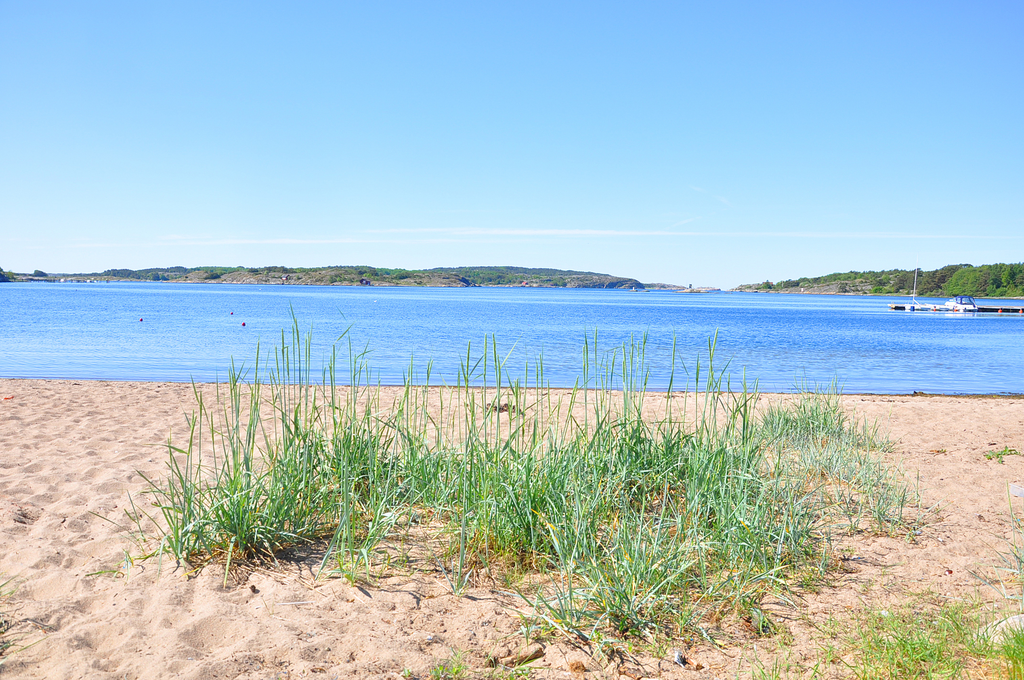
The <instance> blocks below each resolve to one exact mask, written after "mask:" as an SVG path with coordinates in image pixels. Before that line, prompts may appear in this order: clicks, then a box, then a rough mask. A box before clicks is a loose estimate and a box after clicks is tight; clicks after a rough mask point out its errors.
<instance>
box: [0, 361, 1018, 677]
mask: <svg viewBox="0 0 1024 680" xmlns="http://www.w3.org/2000/svg"><path fill="white" fill-rule="evenodd" d="M0 397H2V398H3V400H2V401H0V572H3V573H6V574H7V575H8V576H14V577H16V578H17V581H18V583H19V590H18V592H17V594H16V596H15V598H14V600H13V601H12V602H11V603H10V604H9V605H8V608H9V609H10V608H12V607H13V609H14V611H13V613H14V614H15V618H16V619H18V620H19V621H20V623H19V624H18V625H17V627H16V629H15V632H18V633H19V634H21V635H23V636H25V637H24V638H23V639H24V640H26V641H36V640H38V642H37V644H35V645H34V646H32V647H31V648H29V649H27V650H24V651H22V652H20V653H18V654H16V655H14V656H11V657H9V658H8V663H7V664H6V665H4V666H2V667H0V676H6V677H18V678H22V677H23V678H110V679H114V678H117V679H118V680H121V679H123V678H170V677H180V678H299V677H313V678H316V677H323V678H374V677H376V678H398V677H401V673H402V671H403V670H405V669H410V670H411V671H412V673H413V674H414V675H415V676H416V677H428V673H429V669H430V668H431V667H432V666H433V665H434V664H436V663H437V662H438V661H439V660H442V659H446V658H449V657H450V656H451V654H452V650H453V649H455V650H464V651H465V652H466V657H465V658H466V663H467V664H468V665H469V666H470V668H472V669H473V671H472V673H471V676H472V677H477V676H482V677H488V673H490V672H491V671H489V670H488V669H487V668H486V666H485V658H486V655H488V654H490V655H494V656H499V657H500V656H507V655H514V654H516V653H518V652H519V651H520V650H521V648H522V645H523V642H524V641H523V638H522V636H521V632H520V626H521V620H520V618H519V617H518V616H517V615H516V614H515V611H514V610H515V608H516V606H518V603H517V602H516V600H515V598H513V597H511V596H509V595H508V594H505V593H503V592H502V591H501V589H500V587H499V586H497V584H494V583H484V582H481V583H478V584H476V586H475V587H473V588H471V589H470V590H469V591H468V593H467V594H466V595H465V596H464V597H461V598H458V597H455V596H454V595H452V594H451V591H450V589H449V588H448V585H447V583H446V582H445V580H444V578H443V576H442V575H441V574H440V573H438V572H435V571H432V570H431V568H428V567H427V566H425V567H424V568H423V569H422V570H415V569H412V570H406V571H400V570H394V571H393V573H392V574H391V575H388V576H385V577H383V578H375V579H373V580H372V581H370V582H367V583H365V584H361V585H359V586H357V587H353V586H351V585H348V584H347V583H346V582H344V581H342V580H328V581H326V582H321V583H318V584H316V585H315V587H314V584H313V583H312V582H311V581H310V578H309V571H308V568H306V567H304V566H303V563H302V561H301V560H295V561H293V562H291V563H284V564H282V566H281V567H280V568H276V569H273V570H267V569H254V570H251V571H246V572H243V573H242V576H241V577H240V578H236V579H231V580H229V582H228V585H227V587H224V586H223V577H224V572H223V568H222V567H217V566H213V567H210V568H207V569H205V570H203V571H201V572H199V573H198V575H192V576H191V577H189V576H188V575H186V574H185V573H183V571H182V570H176V569H174V565H173V563H170V562H168V561H167V560H165V561H163V562H162V563H160V562H158V561H157V560H156V559H150V560H145V561H137V560H132V559H130V557H129V556H130V555H134V554H138V553H139V548H137V547H136V546H135V545H134V544H133V543H132V542H131V541H130V540H129V539H128V538H127V537H126V536H125V534H124V533H123V532H122V531H121V530H120V529H119V528H118V526H116V524H115V523H123V522H124V520H125V515H124V509H125V505H126V503H127V502H128V498H129V494H131V495H132V496H133V497H137V496H138V494H139V493H140V492H141V491H142V490H143V489H144V488H145V486H146V484H145V481H144V480H143V478H142V476H141V475H140V473H141V474H145V475H147V476H150V477H154V478H159V477H160V476H161V475H162V474H163V473H164V470H165V467H164V465H165V463H164V461H165V456H166V449H165V447H164V443H165V442H166V440H167V437H168V435H169V434H170V433H171V432H172V431H174V432H175V433H177V435H179V436H181V435H183V434H184V431H185V417H184V416H185V414H186V413H190V412H192V410H193V407H194V400H193V394H192V390H191V387H190V386H188V385H180V384H157V383H111V382H71V381H42V380H0ZM843 400H844V404H845V406H846V407H848V408H849V409H850V410H851V412H855V413H856V414H857V415H858V416H859V417H866V418H868V419H870V420H875V421H877V422H878V423H879V424H880V426H881V429H882V431H883V432H887V433H888V434H889V436H890V437H891V438H892V439H893V440H894V441H895V442H897V451H896V453H894V454H892V455H893V458H894V460H895V461H896V462H898V463H899V464H900V465H901V466H902V468H903V469H904V470H905V471H906V473H907V475H908V477H909V478H910V479H912V480H914V481H915V482H916V481H917V480H919V484H920V492H921V498H922V503H923V505H924V506H925V507H932V506H936V508H937V509H936V511H935V512H934V513H933V514H932V515H931V519H930V521H929V523H927V524H926V525H925V526H924V527H923V529H922V531H921V533H920V534H919V535H917V536H916V537H914V538H913V539H911V540H908V539H906V538H890V537H879V536H871V535H858V536H852V537H848V538H845V539H843V542H842V545H841V548H842V549H843V551H844V554H846V555H848V556H849V557H850V558H851V559H848V560H847V561H846V562H845V564H846V565H847V567H848V572H849V573H845V574H842V575H840V576H837V577H836V578H835V580H834V582H833V583H832V584H831V585H829V586H827V587H825V588H823V589H821V590H820V591H819V592H817V593H803V594H800V596H799V597H797V598H796V599H795V601H794V602H792V603H788V604H787V603H784V602H782V601H781V600H780V601H779V602H778V603H775V604H774V605H772V603H767V604H768V605H770V606H771V609H772V611H773V612H774V613H775V615H776V616H777V617H778V618H779V620H780V621H782V622H783V624H784V626H785V627H786V628H787V629H788V630H789V633H790V634H791V636H792V643H791V644H789V645H788V646H787V647H786V648H785V650H784V651H785V654H787V655H788V657H789V658H790V659H795V660H799V659H800V658H808V659H811V660H813V658H814V655H815V653H816V649H817V640H818V638H819V637H820V635H821V633H820V631H818V630H817V629H816V628H815V625H816V624H820V623H821V622H822V621H824V620H825V619H827V618H828V617H830V616H832V617H836V618H839V619H840V620H849V619H850V617H851V616H852V615H853V612H855V611H857V610H858V609H860V608H863V607H865V606H869V605H870V606H886V605H887V603H891V602H895V601H900V600H906V599H907V598H909V597H910V596H911V595H913V594H914V593H921V592H925V591H928V592H932V593H934V594H937V595H939V596H948V597H953V598H957V597H963V598H974V597H978V598H981V599H982V600H986V601H991V603H992V604H991V605H990V606H991V607H996V606H997V603H996V602H995V600H996V599H997V598H996V594H995V591H993V590H992V589H990V588H988V587H986V586H984V585H982V584H981V582H980V581H979V580H978V579H977V578H976V577H974V576H972V574H971V572H972V571H979V570H981V571H985V570H989V569H991V568H992V567H993V566H994V565H995V564H996V563H997V551H999V550H1004V549H1005V547H1006V545H1005V541H1006V539H1007V538H1009V536H1010V523H1009V516H1008V511H1007V508H1008V505H1007V484H1008V483H1010V482H1021V483H1024V457H1021V456H1010V457H1007V458H1006V459H1005V461H1004V463H1002V464H1000V463H999V462H997V461H995V460H987V459H986V458H985V456H984V454H985V452H987V451H989V450H992V449H1001V448H1003V447H1004V446H1010V447H1011V448H1015V449H1018V450H1022V451H1024V401H1022V400H1019V399H1013V398H959V397H930V396H861V395H849V396H845V397H843ZM1019 502H1024V501H1019ZM108 520H109V521H108ZM734 628H735V627H734ZM719 634H720V638H721V641H722V643H723V644H722V645H721V646H719V647H712V646H711V645H707V644H705V645H702V646H698V647H696V648H693V649H689V650H684V651H686V652H687V654H688V656H689V657H690V658H693V659H695V660H696V661H698V662H699V663H701V664H702V665H703V666H704V668H703V669H702V670H700V671H696V670H686V669H683V668H680V667H679V666H676V665H675V664H674V663H673V649H672V648H671V647H670V648H668V649H667V650H666V651H665V655H664V656H663V657H662V658H657V657H656V656H653V655H650V654H647V655H644V656H641V657H640V658H636V659H627V660H625V661H619V662H616V663H615V664H612V665H611V666H608V667H605V668H602V667H601V665H600V664H598V663H597V662H596V661H594V660H593V659H592V658H590V657H588V655H587V654H586V653H584V652H583V651H581V650H577V649H573V648H571V647H569V646H568V645H566V644H563V643H560V642H557V641H554V642H551V643H550V644H548V646H547V648H546V650H545V653H544V655H543V657H541V658H540V659H538V660H537V661H535V662H534V665H535V666H536V668H537V670H536V671H534V672H533V673H532V675H531V677H553V678H562V677H564V678H577V677H584V676H585V677H588V678H589V677H655V678H677V677H678V678H698V677H709V678H710V677H715V678H726V677H730V678H731V677H735V676H736V674H737V673H738V672H739V673H740V674H741V675H742V674H743V673H744V672H745V671H744V669H749V664H750V662H751V661H752V660H753V659H755V658H762V659H765V658H768V657H770V655H772V654H774V653H775V652H776V651H777V650H776V645H775V644H774V643H773V642H772V641H770V640H769V641H764V640H762V641H760V642H759V643H758V645H759V647H758V648H757V650H759V651H755V647H754V645H753V641H752V640H751V639H750V638H749V637H745V636H744V635H743V632H742V630H738V629H729V628H728V626H726V627H723V629H722V630H721V631H719ZM620 673H622V675H621V676H620V675H619V674H620ZM498 677H501V676H498Z"/></svg>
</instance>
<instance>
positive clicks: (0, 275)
mask: <svg viewBox="0 0 1024 680" xmlns="http://www.w3.org/2000/svg"><path fill="white" fill-rule="evenodd" d="M10 280H11V277H10V276H9V275H7V274H6V273H4V270H3V269H0V283H7V282H8V281H10Z"/></svg>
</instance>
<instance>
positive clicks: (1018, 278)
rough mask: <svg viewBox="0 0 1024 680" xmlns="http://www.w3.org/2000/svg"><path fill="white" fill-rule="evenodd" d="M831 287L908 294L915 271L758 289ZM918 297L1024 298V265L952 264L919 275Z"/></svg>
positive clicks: (816, 279)
mask: <svg viewBox="0 0 1024 680" xmlns="http://www.w3.org/2000/svg"><path fill="white" fill-rule="evenodd" d="M832 283H837V284H839V285H838V287H837V288H838V291H839V292H847V291H848V290H849V289H850V284H861V285H863V284H867V285H869V286H870V291H871V292H872V293H874V294H876V295H900V294H907V293H911V292H913V290H914V270H912V269H911V270H904V269H890V270H886V271H866V272H858V271H851V272H844V273H836V274H828V275H826V276H815V277H804V278H800V279H787V280H785V281H779V282H778V283H774V284H773V283H768V282H765V283H763V284H761V285H760V286H759V288H760V289H762V290H781V289H786V288H813V287H815V286H821V285H826V284H832ZM844 288H845V289H846V290H844ZM917 294H918V295H920V296H922V297H950V296H953V295H972V296H975V297H1024V263H1017V264H983V265H980V266H977V267H975V266H972V265H969V264H951V265H947V266H945V267H942V268H941V269H934V270H931V271H927V270H923V269H922V270H919V271H918V274H917Z"/></svg>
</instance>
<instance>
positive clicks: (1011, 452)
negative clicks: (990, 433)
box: [985, 446, 1020, 464]
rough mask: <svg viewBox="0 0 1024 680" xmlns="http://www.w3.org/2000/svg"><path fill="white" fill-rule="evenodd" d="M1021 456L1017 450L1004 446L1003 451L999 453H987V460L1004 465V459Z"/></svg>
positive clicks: (1000, 450)
mask: <svg viewBox="0 0 1024 680" xmlns="http://www.w3.org/2000/svg"><path fill="white" fill-rule="evenodd" d="M1019 455H1020V451H1018V450H1017V449H1011V448H1010V447H1009V446H1004V447H1003V448H1002V449H999V450H998V451H989V452H988V453H986V454H985V459H986V460H994V461H996V462H997V463H999V464H1003V463H1004V462H1005V461H1004V460H1003V459H1004V458H1006V457H1007V456H1019Z"/></svg>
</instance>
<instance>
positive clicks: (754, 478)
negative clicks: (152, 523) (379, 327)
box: [150, 326, 910, 640]
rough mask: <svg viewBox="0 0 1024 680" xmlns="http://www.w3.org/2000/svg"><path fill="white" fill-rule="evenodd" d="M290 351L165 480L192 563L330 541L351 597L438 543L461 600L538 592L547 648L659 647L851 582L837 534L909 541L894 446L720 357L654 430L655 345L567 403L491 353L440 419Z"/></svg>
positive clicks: (533, 599) (168, 538) (221, 410)
mask: <svg viewBox="0 0 1024 680" xmlns="http://www.w3.org/2000/svg"><path fill="white" fill-rule="evenodd" d="M284 340H285V338H282V343H281V346H280V347H278V348H277V349H276V350H275V352H274V355H273V360H272V361H271V362H264V363H263V364H261V363H260V359H259V357H257V362H256V368H257V369H260V370H263V373H256V372H254V374H253V376H252V378H251V379H248V380H244V379H242V378H243V372H242V371H235V370H234V369H233V370H232V372H231V379H230V380H229V382H228V384H227V385H226V387H225V388H224V390H225V391H224V392H222V393H218V395H217V398H216V403H215V404H214V405H212V406H211V405H209V404H207V402H206V401H204V396H203V394H202V393H201V391H200V390H199V389H197V390H196V396H197V400H198V410H197V412H196V414H195V415H193V416H192V417H191V418H190V420H189V435H188V439H187V442H185V443H184V444H183V445H174V444H173V443H170V444H169V474H168V476H167V477H166V478H165V479H163V480H152V481H151V488H150V493H151V494H152V496H153V501H154V504H155V506H156V507H157V508H158V514H159V515H160V516H161V517H160V521H159V522H158V524H159V525H160V526H161V530H162V532H163V533H162V539H161V544H162V549H163V550H166V551H168V552H170V553H171V554H172V555H173V556H174V557H176V558H178V559H179V560H184V561H186V562H188V563H191V564H196V565H199V564H203V563H206V562H208V561H210V560H213V559H224V560H225V561H226V562H227V565H228V567H230V563H231V561H232V560H238V559H246V560H272V559H274V558H275V555H277V554H279V552H280V551H281V550H282V549H285V548H288V547H290V546H295V545H298V544H302V543H309V542H314V541H320V542H322V544H323V545H325V546H326V549H325V552H324V556H323V561H322V572H323V573H335V574H340V575H344V576H347V577H349V578H353V579H354V578H356V577H357V573H358V569H359V568H360V567H362V568H365V569H366V570H367V573H368V570H369V567H370V565H371V563H372V562H373V561H374V559H375V555H378V556H379V555H380V554H381V552H380V551H381V550H383V548H382V545H383V544H384V543H385V542H387V541H389V540H392V539H397V538H401V539H402V540H406V539H408V538H409V537H410V535H411V534H412V532H414V531H416V527H418V526H420V525H422V524H429V525H430V526H432V527H435V528H437V529H438V530H439V531H440V535H441V536H442V540H441V545H440V547H439V548H438V549H437V550H436V551H435V554H434V556H433V558H432V559H433V560H435V561H436V564H437V565H438V566H440V568H441V570H442V572H443V573H444V576H445V578H446V579H448V583H449V584H450V586H451V588H452V590H453V591H454V592H456V593H461V592H462V591H463V590H464V589H465V588H466V587H467V586H468V585H469V584H470V583H471V581H472V579H473V577H474V574H476V573H479V572H480V571H482V570H484V569H486V570H488V571H489V572H490V573H494V572H495V571H497V572H499V573H502V572H504V573H517V574H523V573H530V574H535V575H536V576H537V577H538V578H531V579H529V583H530V585H529V586H527V585H525V584H523V585H522V587H520V585H517V584H516V583H511V585H512V586H513V587H516V588H519V589H520V594H521V595H522V597H523V598H524V600H525V601H526V602H527V603H528V605H527V607H526V610H524V611H527V612H528V613H526V614H524V615H527V616H529V617H531V618H532V619H533V620H534V621H535V622H539V623H540V624H542V625H543V626H545V627H546V628H547V629H548V630H550V631H552V632H560V633H562V634H565V635H568V636H571V637H574V638H576V639H582V640H590V639H592V638H594V637H595V636H597V637H600V636H602V635H609V634H610V635H621V636H639V637H646V638H648V639H651V638H652V636H654V635H658V634H661V633H676V632H679V631H682V630H688V629H696V628H699V627H700V626H701V625H702V624H701V622H702V621H704V620H706V619H707V618H708V617H712V618H714V617H721V616H724V615H728V613H729V612H730V611H732V612H736V611H740V612H750V611H756V612H757V613H758V614H760V615H761V618H759V619H758V620H759V621H762V620H764V619H766V617H767V615H765V614H763V613H761V610H760V609H759V608H758V607H757V605H758V603H759V602H760V599H761V598H762V597H763V595H764V594H765V593H767V592H769V591H772V590H777V589H785V588H788V587H790V585H791V583H792V582H793V579H794V578H797V577H802V576H803V575H806V574H808V573H811V574H817V575H821V574H823V573H825V572H827V570H828V569H829V568H830V565H832V564H833V563H834V560H833V559H832V555H831V552H830V551H831V536H832V534H833V532H834V531H837V530H841V531H861V530H876V531H882V532H888V531H891V530H892V529H893V527H895V526H897V525H898V524H899V523H900V522H902V521H903V519H902V518H903V508H904V506H905V505H906V503H907V502H908V501H909V499H910V491H909V489H908V487H907V485H906V484H905V483H904V482H903V481H902V478H901V477H900V475H899V474H898V472H896V471H895V470H893V469H892V468H890V467H889V466H887V465H886V464H885V463H884V462H883V461H882V460H881V458H880V457H879V455H878V454H879V452H880V451H884V450H885V449H886V447H887V446H888V445H887V443H886V442H885V440H884V439H883V438H882V437H880V436H879V435H878V433H877V431H875V430H873V429H871V428H870V427H867V426H866V425H864V424H859V423H856V422H853V421H851V420H850V418H849V417H848V416H847V415H846V414H845V412H844V411H843V409H842V408H841V407H840V404H839V400H838V396H837V395H836V394H835V393H834V392H829V393H823V394H805V395H800V396H798V397H797V398H795V399H794V400H792V401H790V402H787V403H785V404H782V405H778V406H770V407H768V408H759V407H758V401H759V396H758V394H757V391H756V386H755V387H753V388H748V386H747V385H745V384H744V385H743V386H742V387H741V388H740V389H739V390H737V391H732V390H731V389H730V387H731V386H730V385H729V384H728V382H727V380H728V379H727V377H726V376H725V374H724V373H723V372H720V371H715V370H714V366H713V357H714V344H713V342H712V343H710V345H709V352H708V356H709V358H708V359H707V360H706V364H707V365H706V366H702V365H701V364H700V363H697V364H696V365H695V370H693V371H691V372H690V376H691V380H690V382H689V383H688V384H687V386H686V387H687V389H686V390H682V391H680V392H678V393H673V391H672V388H671V387H670V389H669V394H668V395H667V399H666V402H665V403H666V406H665V409H664V412H663V413H661V414H658V415H655V416H652V415H651V413H650V412H649V410H648V409H647V408H646V406H645V404H646V401H645V399H646V385H647V378H648V375H649V374H648V368H647V363H646V358H645V357H646V339H645V338H641V339H639V340H637V341H633V342H630V343H626V344H625V345H623V346H621V347H617V348H614V349H612V350H611V351H609V352H604V353H599V352H598V350H597V343H596V339H595V341H594V342H593V343H590V342H589V341H588V342H587V344H586V345H585V347H584V366H583V371H582V381H581V383H580V384H578V385H577V386H576V388H574V389H571V390H566V391H553V390H550V389H547V385H546V384H545V383H544V380H543V368H542V367H543V364H542V362H538V363H537V364H536V365H535V366H533V367H532V373H531V371H530V369H529V368H528V369H527V371H526V373H525V375H524V376H515V377H514V376H511V375H508V374H507V373H506V371H505V365H504V361H503V360H502V359H501V355H500V354H499V352H498V348H497V345H496V343H495V342H494V341H493V340H492V339H488V340H487V341H486V342H485V344H484V348H483V352H482V353H481V354H479V355H474V354H473V352H472V348H470V349H469V350H467V356H466V359H465V361H464V364H463V367H462V369H461V372H460V374H459V377H458V379H457V381H456V384H455V385H452V386H449V387H446V388H442V389H440V390H438V391H435V393H434V397H433V398H434V399H435V400H436V399H440V403H438V402H436V401H435V402H433V403H428V402H429V401H430V398H431V392H430V391H429V390H428V388H427V387H426V386H424V385H416V384H413V383H412V382H411V381H408V382H407V383H406V384H405V386H404V388H403V389H402V391H401V395H400V396H399V397H398V398H397V399H396V400H395V401H394V403H391V404H382V403H381V394H382V390H381V389H380V388H379V387H377V386H374V385H373V384H372V383H371V382H370V380H369V379H368V377H369V375H370V373H369V371H368V370H367V367H366V365H365V355H364V354H361V353H357V352H354V351H352V349H351V347H350V349H349V364H348V367H347V374H348V380H347V384H344V385H340V384H338V380H337V373H336V371H337V369H338V362H337V360H336V355H332V357H331V358H330V359H329V360H328V361H327V363H326V366H325V367H324V368H323V370H322V371H321V372H320V373H319V374H318V375H317V380H316V381H314V380H312V379H311V378H312V375H311V373H312V372H311V370H310V367H311V357H310V347H311V342H310V339H309V336H308V335H306V336H303V335H302V334H300V333H299V330H298V328H297V326H296V327H295V328H293V332H292V338H291V341H290V342H287V343H286V342H285V341H284ZM675 363H676V362H673V365H675ZM410 375H412V371H411V370H410ZM429 375H430V372H429V369H428V372H427V384H428V385H429V382H430V377H429ZM674 381H675V375H673V376H672V377H671V380H670V385H672V384H673V383H674ZM225 578H226V575H225ZM758 630H759V631H760V633H762V634H763V633H767V632H768V631H771V630H772V625H771V622H770V620H769V621H765V622H764V625H763V626H759V628H758Z"/></svg>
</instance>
